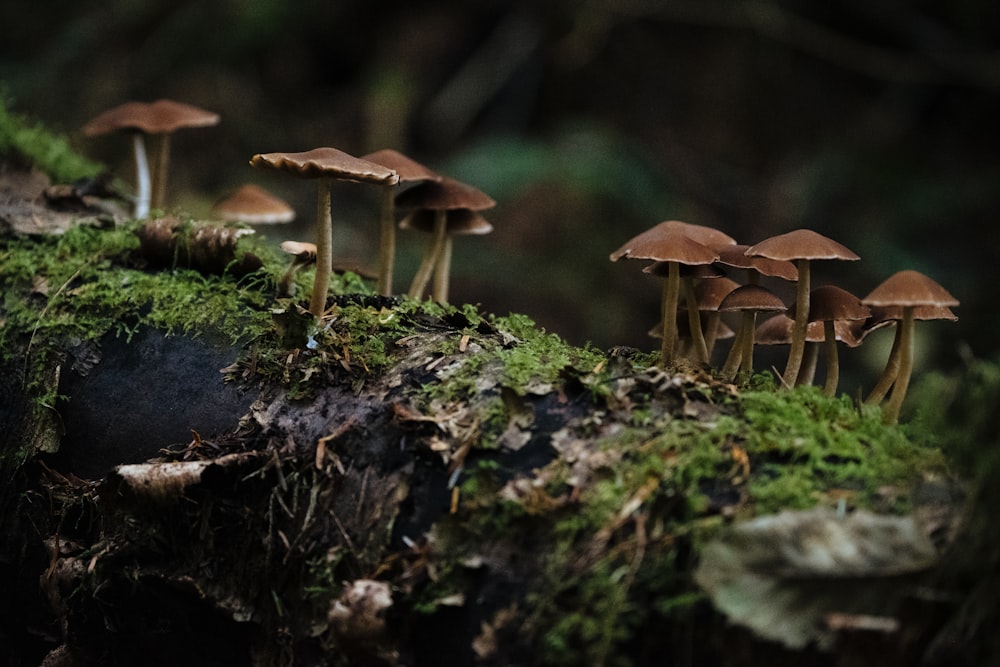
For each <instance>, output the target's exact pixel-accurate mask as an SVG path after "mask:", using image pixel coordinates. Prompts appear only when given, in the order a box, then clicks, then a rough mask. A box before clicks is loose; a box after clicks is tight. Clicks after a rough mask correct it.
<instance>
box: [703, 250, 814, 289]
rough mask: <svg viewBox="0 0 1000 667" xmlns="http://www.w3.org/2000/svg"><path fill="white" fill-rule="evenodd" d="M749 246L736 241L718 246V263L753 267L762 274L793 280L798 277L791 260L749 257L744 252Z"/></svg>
mask: <svg viewBox="0 0 1000 667" xmlns="http://www.w3.org/2000/svg"><path fill="white" fill-rule="evenodd" d="M749 247H750V246H748V245H745V244H742V243H738V244H736V245H729V246H725V247H722V248H719V249H718V251H719V264H724V265H726V266H732V267H734V268H737V269H753V270H755V271H756V272H757V273H759V274H761V275H762V276H771V277H775V278H781V279H782V280H788V281H791V282H794V281H796V280H798V279H799V269H798V267H796V266H795V264H794V263H793V262H789V261H788V260H784V259H768V258H767V257H750V256H748V255H747V254H746V251H747V249H748V248H749Z"/></svg>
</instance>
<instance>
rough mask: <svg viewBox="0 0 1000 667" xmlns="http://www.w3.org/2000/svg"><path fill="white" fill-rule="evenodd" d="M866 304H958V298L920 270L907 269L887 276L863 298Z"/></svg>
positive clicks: (862, 301) (948, 305)
mask: <svg viewBox="0 0 1000 667" xmlns="http://www.w3.org/2000/svg"><path fill="white" fill-rule="evenodd" d="M861 303H863V304H865V305H866V306H904V307H905V306H946V307H951V306H957V305H958V299H956V298H955V297H953V296H952V295H951V294H950V293H949V292H948V290H946V289H945V288H943V287H941V285H939V284H938V283H936V282H934V281H933V280H932V279H930V278H928V277H927V276H925V275H924V274H922V273H920V272H919V271H913V270H912V269H907V270H905V271H899V272H897V273H894V274H892V275H891V276H889V277H888V278H886V279H885V280H884V281H883V282H882V283H881V284H880V285H879V286H878V287H876V288H875V289H873V290H872V291H871V292H869V293H868V296H866V297H865V298H863V299H862V300H861Z"/></svg>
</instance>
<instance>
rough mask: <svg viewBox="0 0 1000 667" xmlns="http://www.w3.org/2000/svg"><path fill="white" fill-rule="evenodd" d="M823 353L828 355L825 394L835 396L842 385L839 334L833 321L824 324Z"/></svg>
mask: <svg viewBox="0 0 1000 667" xmlns="http://www.w3.org/2000/svg"><path fill="white" fill-rule="evenodd" d="M823 348H824V349H823V353H824V354H825V355H826V384H824V385H823V394H824V395H825V396H833V395H835V394H836V393H837V385H838V384H839V383H840V360H839V359H838V356H837V332H836V331H834V328H833V320H826V321H824V322H823Z"/></svg>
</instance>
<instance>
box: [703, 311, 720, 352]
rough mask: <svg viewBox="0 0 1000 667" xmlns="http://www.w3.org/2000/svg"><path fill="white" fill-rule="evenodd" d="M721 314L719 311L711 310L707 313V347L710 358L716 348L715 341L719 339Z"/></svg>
mask: <svg viewBox="0 0 1000 667" xmlns="http://www.w3.org/2000/svg"><path fill="white" fill-rule="evenodd" d="M720 319H721V316H720V315H719V313H718V312H715V311H710V312H709V313H708V314H707V315H705V349H706V350H708V358H709V359H711V358H712V352H713V351H714V350H715V342H716V341H717V340H718V339H719V320H720Z"/></svg>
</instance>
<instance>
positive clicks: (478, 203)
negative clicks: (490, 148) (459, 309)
mask: <svg viewBox="0 0 1000 667" xmlns="http://www.w3.org/2000/svg"><path fill="white" fill-rule="evenodd" d="M396 206H398V207H400V208H407V209H422V210H427V211H433V212H434V229H433V232H432V234H433V236H432V238H431V241H430V243H429V244H428V245H427V248H426V250H425V251H424V256H423V259H422V260H421V262H420V266H419V267H418V268H417V273H416V275H415V276H414V277H413V282H412V284H411V285H410V291H409V295H410V296H411V297H413V298H415V299H416V298H420V296H421V295H422V294H423V293H424V290H425V289H426V288H427V283H428V282H430V279H431V275H432V274H434V290H433V298H434V299H435V300H436V301H440V302H441V303H445V302H447V301H448V279H449V276H448V274H449V272H450V271H451V246H452V241H451V236H450V235H449V233H448V211H454V210H457V209H466V210H468V211H473V212H477V211H485V210H487V209H490V208H493V207H494V206H496V202H495V201H494V200H493V198H492V197H490V196H489V195H487V194H486V193H485V192H483V191H482V190H479V189H478V188H475V187H473V186H471V185H467V184H465V183H461V182H459V181H456V180H455V179H453V178H446V177H444V178H442V179H441V180H440V181H426V182H424V183H420V184H419V185H415V186H413V187H412V188H410V189H409V190H407V191H406V192H403V193H401V194H399V195H397V196H396Z"/></svg>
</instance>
